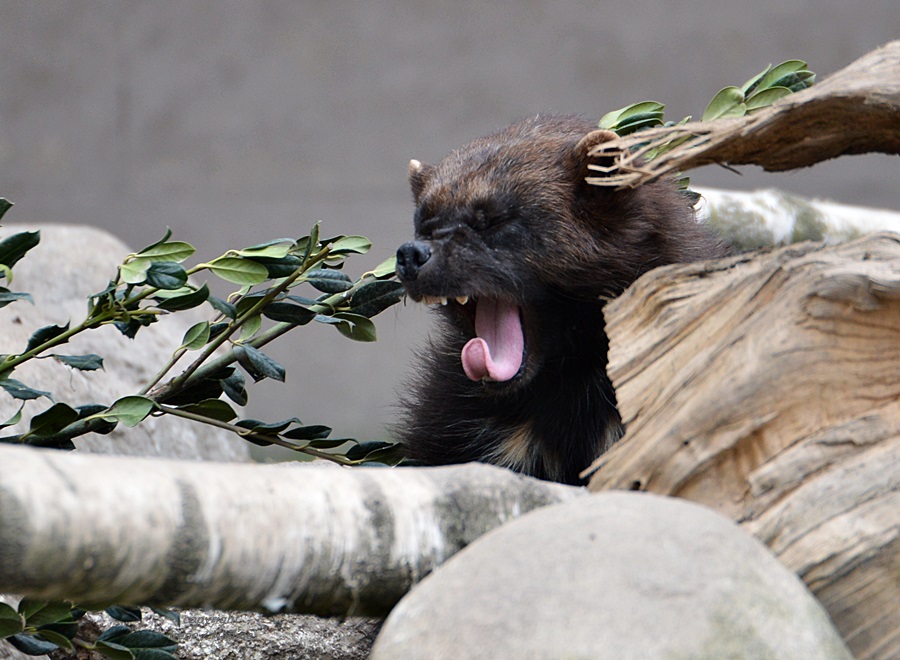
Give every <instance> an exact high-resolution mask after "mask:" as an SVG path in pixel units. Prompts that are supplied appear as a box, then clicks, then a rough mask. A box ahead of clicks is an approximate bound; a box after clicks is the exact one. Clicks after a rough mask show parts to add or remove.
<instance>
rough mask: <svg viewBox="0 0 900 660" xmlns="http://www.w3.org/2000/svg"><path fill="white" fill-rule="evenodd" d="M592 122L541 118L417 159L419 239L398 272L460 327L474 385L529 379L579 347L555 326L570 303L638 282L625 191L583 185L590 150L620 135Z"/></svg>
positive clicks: (405, 249) (412, 167)
mask: <svg viewBox="0 0 900 660" xmlns="http://www.w3.org/2000/svg"><path fill="white" fill-rule="evenodd" d="M591 129H592V126H591V124H589V123H587V122H584V121H582V120H580V119H577V118H574V117H558V116H538V117H535V118H532V119H529V120H526V121H523V122H519V123H517V124H513V125H512V126H510V127H508V128H506V129H503V130H502V131H500V132H498V133H494V134H492V135H489V136H486V137H484V138H481V139H479V140H476V141H474V142H472V143H470V144H469V145H467V146H466V147H463V148H462V149H459V150H457V151H455V152H453V153H452V154H451V155H449V156H448V157H447V158H445V159H444V160H442V161H441V162H440V163H438V164H437V165H433V166H432V165H423V164H422V163H420V162H419V161H416V160H413V161H411V162H410V164H409V180H410V185H411V187H412V192H413V198H414V201H415V204H416V210H415V216H414V225H415V240H413V241H410V242H408V243H405V244H403V245H402V246H400V248H399V250H398V251H397V274H398V276H399V278H400V280H401V281H402V282H403V284H404V285H405V286H406V290H407V292H408V294H409V296H410V297H411V298H412V299H413V300H416V301H420V302H425V303H428V304H434V305H439V306H441V308H442V309H441V311H442V313H443V314H444V315H445V317H446V318H447V319H448V320H449V321H450V323H451V324H452V325H453V326H454V327H455V328H456V329H457V331H458V332H459V333H460V334H461V336H462V341H463V346H462V349H461V352H460V356H459V359H460V363H461V366H462V369H463V370H464V372H465V374H466V376H468V378H469V379H471V380H473V381H486V382H489V383H495V384H508V385H510V386H515V385H516V384H521V383H523V382H527V381H529V380H530V379H531V378H532V377H533V376H534V374H535V373H537V371H538V370H539V369H540V368H541V367H542V366H543V365H545V364H547V362H548V361H552V360H553V359H554V356H557V355H560V354H563V353H564V352H565V354H571V352H572V351H571V348H572V347H569V346H561V345H560V343H561V342H565V341H566V338H565V333H564V332H562V333H561V332H560V330H561V328H558V327H555V326H558V325H559V324H560V323H565V322H566V321H562V318H563V317H564V316H565V315H567V314H570V312H569V311H567V312H566V314H563V310H569V309H570V306H571V305H572V304H573V303H577V302H579V301H585V302H588V301H589V302H590V303H591V304H592V305H593V306H594V307H595V308H596V307H598V302H597V301H598V297H599V296H601V295H603V294H604V292H607V293H609V294H610V295H613V294H615V293H618V290H619V289H621V288H622V287H621V286H620V282H621V281H622V279H623V277H627V278H629V279H633V273H632V272H631V271H632V270H633V267H632V265H631V264H624V268H623V264H620V263H618V262H617V255H616V252H615V247H614V241H615V239H616V237H617V236H618V235H620V234H621V233H622V232H623V231H625V230H627V227H625V226H623V223H622V222H620V221H619V220H618V218H619V217H620V216H622V212H621V210H619V209H618V206H619V205H620V202H619V196H618V195H616V194H615V193H610V192H608V191H606V190H601V189H599V188H596V187H593V186H589V185H588V184H587V183H585V181H584V178H585V176H586V175H587V174H588V170H587V164H588V162H589V158H588V152H589V151H590V149H591V148H592V147H593V146H595V145H596V144H598V143H600V142H602V141H605V140H609V139H611V138H613V137H615V134H614V133H611V132H610V131H602V130H599V131H598V130H594V131H592V130H591ZM598 216H599V217H600V218H601V220H600V221H598ZM603 216H608V218H609V219H610V222H609V223H604V222H603V220H602V217H603ZM613 219H616V220H615V222H613ZM624 224H627V223H624ZM604 225H608V226H604ZM606 262H610V263H608V264H607V263H606Z"/></svg>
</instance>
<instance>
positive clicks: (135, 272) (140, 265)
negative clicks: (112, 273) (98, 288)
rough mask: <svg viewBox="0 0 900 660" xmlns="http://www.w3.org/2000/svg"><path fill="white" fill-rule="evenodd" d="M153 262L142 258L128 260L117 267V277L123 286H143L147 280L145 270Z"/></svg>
mask: <svg viewBox="0 0 900 660" xmlns="http://www.w3.org/2000/svg"><path fill="white" fill-rule="evenodd" d="M152 263H153V262H152V261H150V259H145V258H144V257H136V258H134V259H129V260H128V261H126V262H125V263H124V264H122V265H121V266H119V277H121V278H122V281H123V282H125V284H143V283H144V282H145V281H146V280H147V270H148V269H149V268H150V265H151V264H152Z"/></svg>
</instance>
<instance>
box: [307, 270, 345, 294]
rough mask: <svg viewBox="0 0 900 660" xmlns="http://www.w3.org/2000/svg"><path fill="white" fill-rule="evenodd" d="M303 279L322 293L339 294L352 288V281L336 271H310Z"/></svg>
mask: <svg viewBox="0 0 900 660" xmlns="http://www.w3.org/2000/svg"><path fill="white" fill-rule="evenodd" d="M305 279H306V281H307V282H309V283H310V284H312V285H313V286H314V287H315V288H316V289H318V290H319V291H322V292H323V293H341V292H342V291H346V290H347V289H350V288H351V287H352V286H353V281H352V280H351V279H350V278H349V277H347V276H346V275H345V274H344V273H342V272H340V271H337V270H325V269H316V270H311V271H309V273H307V274H306V278H305Z"/></svg>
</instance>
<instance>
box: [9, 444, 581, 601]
mask: <svg viewBox="0 0 900 660" xmlns="http://www.w3.org/2000/svg"><path fill="white" fill-rule="evenodd" d="M584 493H586V491H585V490H584V489H579V488H574V487H571V486H562V485H560V484H552V483H547V482H542V481H538V480H536V479H531V478H527V477H522V476H518V475H515V474H513V473H511V472H509V471H507V470H503V469H501V468H496V467H491V466H486V465H471V466H461V467H450V468H421V469H401V468H398V469H393V470H391V469H385V468H357V469H353V470H347V469H342V468H337V467H325V466H321V467H312V466H297V465H296V464H293V466H277V465H276V466H260V465H246V464H217V463H197V462H185V461H167V460H158V459H136V458H119V457H106V456H92V455H78V454H70V453H63V452H60V451H53V450H40V449H33V448H25V447H11V446H0V557H2V561H0V593H3V592H7V593H19V594H27V595H31V596H35V597H38V598H45V599H49V600H74V601H76V602H77V603H78V604H79V605H82V606H86V607H91V606H105V605H108V604H111V603H118V604H141V605H154V604H157V605H168V606H175V607H214V608H218V609H239V610H261V611H267V612H282V611H291V612H300V613H307V614H319V615H345V614H347V615H349V614H354V615H367V616H368V615H371V616H380V615H384V614H386V613H387V612H388V611H389V610H390V608H391V606H393V605H394V603H396V602H397V601H398V600H399V599H400V597H401V596H403V595H404V594H405V593H406V592H407V591H408V589H409V588H410V586H411V585H412V584H413V583H415V582H416V581H417V580H419V579H421V578H422V577H424V576H425V575H426V574H427V573H429V572H430V571H431V570H432V569H433V568H435V567H436V566H437V565H439V564H440V563H441V562H443V561H444V560H445V559H447V558H448V557H450V556H451V555H453V554H454V553H455V552H458V551H459V550H460V549H462V548H463V547H465V546H466V545H467V544H468V543H469V542H471V541H472V540H474V539H475V538H477V537H478V536H480V535H481V534H484V533H485V532H487V531H489V530H490V529H492V528H494V527H496V526H498V525H501V524H502V523H504V522H505V521H507V520H509V519H511V518H514V517H516V516H518V515H521V514H523V513H526V512H527V511H529V510H531V509H534V508H537V507H540V506H545V505H547V504H553V503H557V502H562V501H565V500H568V499H570V498H572V497H577V496H579V495H582V494H584Z"/></svg>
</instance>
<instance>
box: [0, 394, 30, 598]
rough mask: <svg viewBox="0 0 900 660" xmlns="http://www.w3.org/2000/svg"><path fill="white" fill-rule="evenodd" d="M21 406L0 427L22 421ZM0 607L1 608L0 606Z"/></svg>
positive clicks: (23, 406) (23, 405)
mask: <svg viewBox="0 0 900 660" xmlns="http://www.w3.org/2000/svg"><path fill="white" fill-rule="evenodd" d="M23 408H25V404H24V403H23V404H22V405H21V406H19V409H18V410H17V411H16V412H15V414H14V415H13V416H12V417H10V418H9V419H8V420H6V421H5V422H3V423H2V424H0V429H5V428H7V427H9V426H15V425H16V424H18V423H19V422H21V421H22V409H23ZM0 605H2V603H0ZM0 609H2V608H0Z"/></svg>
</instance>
